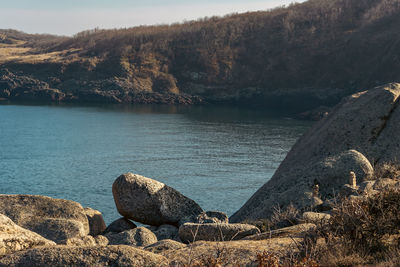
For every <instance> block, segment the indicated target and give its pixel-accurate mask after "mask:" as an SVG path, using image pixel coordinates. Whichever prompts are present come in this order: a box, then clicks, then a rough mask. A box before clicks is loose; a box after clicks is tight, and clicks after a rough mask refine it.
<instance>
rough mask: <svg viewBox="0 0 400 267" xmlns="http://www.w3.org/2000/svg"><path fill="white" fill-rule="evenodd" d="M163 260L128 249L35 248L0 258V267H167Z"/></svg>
mask: <svg viewBox="0 0 400 267" xmlns="http://www.w3.org/2000/svg"><path fill="white" fill-rule="evenodd" d="M166 262H167V260H166V258H164V257H163V256H161V255H156V254H153V253H151V252H147V251H144V250H141V249H137V248H134V247H130V246H123V245H121V246H106V247H67V246H57V247H52V248H37V249H31V250H27V251H20V252H17V253H14V254H11V255H8V256H6V257H4V258H1V259H0V266H4V267H5V266H8V267H13V266H21V267H22V266H24V267H41V266H43V267H47V266H79V267H82V266H84V267H92V266H119V267H131V266H135V267H137V266H149V267H150V266H154V267H156V266H157V267H158V266H167V265H166Z"/></svg>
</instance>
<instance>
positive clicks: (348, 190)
mask: <svg viewBox="0 0 400 267" xmlns="http://www.w3.org/2000/svg"><path fill="white" fill-rule="evenodd" d="M358 188H359V187H358V186H357V187H355V188H354V187H352V186H351V185H349V184H345V185H343V187H342V189H341V190H340V192H339V196H340V197H349V196H358Z"/></svg>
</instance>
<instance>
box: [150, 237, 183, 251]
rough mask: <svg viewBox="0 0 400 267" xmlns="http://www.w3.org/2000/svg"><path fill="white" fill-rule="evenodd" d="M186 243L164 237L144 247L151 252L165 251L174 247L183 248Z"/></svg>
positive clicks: (174, 248)
mask: <svg viewBox="0 0 400 267" xmlns="http://www.w3.org/2000/svg"><path fill="white" fill-rule="evenodd" d="M186 246H187V245H186V244H183V243H181V242H178V241H175V240H171V239H164V240H161V241H158V242H157V243H154V244H151V245H149V246H147V247H145V248H144V249H145V250H147V251H150V252H153V253H157V254H159V253H162V252H165V251H171V250H176V249H181V248H185V247H186Z"/></svg>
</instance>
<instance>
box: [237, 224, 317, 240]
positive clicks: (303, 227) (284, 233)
mask: <svg viewBox="0 0 400 267" xmlns="http://www.w3.org/2000/svg"><path fill="white" fill-rule="evenodd" d="M315 228H316V225H315V224H313V223H303V224H297V225H293V226H289V227H285V228H281V229H277V230H272V231H267V232H264V233H259V234H255V235H251V236H246V237H245V238H243V239H242V240H266V239H271V238H277V237H279V238H282V237H299V238H300V237H302V236H303V235H304V233H306V232H309V231H311V230H313V229H315Z"/></svg>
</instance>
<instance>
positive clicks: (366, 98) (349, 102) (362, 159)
mask: <svg viewBox="0 0 400 267" xmlns="http://www.w3.org/2000/svg"><path fill="white" fill-rule="evenodd" d="M399 95H400V84H394V83H393V84H388V85H385V86H382V87H377V88H374V89H371V90H369V91H366V92H361V93H357V94H354V95H352V96H350V97H347V98H346V99H344V100H343V101H342V102H341V103H340V104H339V105H337V106H336V107H335V108H334V109H333V111H332V112H331V113H330V114H329V115H328V117H326V118H324V119H322V120H321V121H319V122H318V123H316V124H315V125H314V127H312V128H311V129H310V130H309V131H308V132H307V133H306V134H305V135H304V136H303V137H302V138H300V139H299V141H298V142H297V143H296V144H295V145H294V147H293V148H292V150H291V151H290V152H289V154H288V155H287V157H286V158H285V160H284V161H283V162H282V164H281V165H280V166H279V168H278V170H277V171H276V172H275V174H274V176H273V177H272V178H271V180H270V181H268V182H267V183H266V184H265V185H263V186H262V187H261V188H260V189H259V190H258V191H257V192H256V193H255V194H254V195H253V196H252V197H251V198H250V199H249V200H248V201H247V202H246V204H245V205H244V206H243V207H242V208H241V209H240V210H238V211H237V212H236V213H235V214H234V215H232V217H231V218H230V221H231V222H240V221H244V220H254V219H258V218H269V217H270V216H271V214H272V212H273V210H272V208H273V207H274V205H276V204H277V203H279V204H280V205H281V206H286V205H289V203H293V204H295V206H297V207H301V206H302V203H301V202H302V200H301V196H302V195H303V194H304V192H306V191H310V187H311V186H312V185H313V183H314V179H317V181H318V182H319V184H320V193H321V198H322V199H323V200H324V199H325V197H328V196H326V195H330V194H334V193H335V192H336V193H337V192H338V191H339V188H340V187H341V186H343V184H345V183H348V174H349V172H350V171H353V172H355V174H356V177H357V181H358V182H362V181H363V179H365V178H367V176H368V175H369V173H370V171H371V170H372V168H371V167H370V164H368V162H367V161H366V159H369V160H371V161H373V162H372V163H373V164H374V165H376V164H379V163H382V162H393V161H394V160H395V159H399V158H400V142H399V140H398V138H397V137H398V133H399V131H400V108H398V103H399V101H398V100H399V98H398V97H399ZM355 151H358V152H355ZM362 155H363V156H362ZM325 167H326V169H325ZM331 167H332V168H331ZM325 170H326V172H325ZM342 172H343V174H342ZM342 179H343V180H342Z"/></svg>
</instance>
